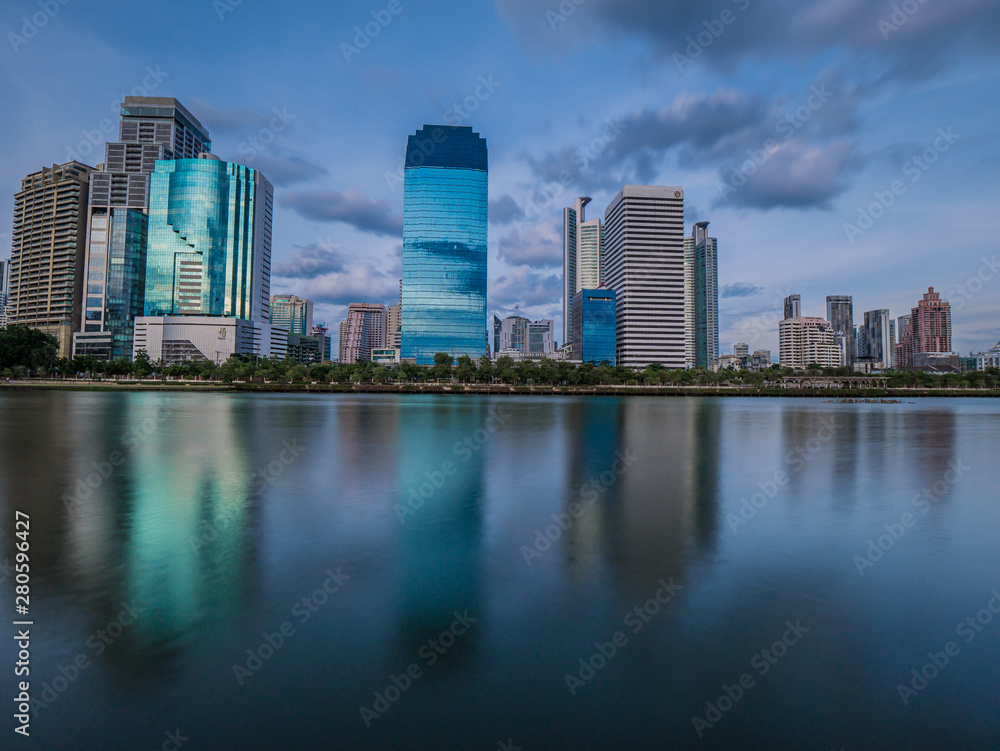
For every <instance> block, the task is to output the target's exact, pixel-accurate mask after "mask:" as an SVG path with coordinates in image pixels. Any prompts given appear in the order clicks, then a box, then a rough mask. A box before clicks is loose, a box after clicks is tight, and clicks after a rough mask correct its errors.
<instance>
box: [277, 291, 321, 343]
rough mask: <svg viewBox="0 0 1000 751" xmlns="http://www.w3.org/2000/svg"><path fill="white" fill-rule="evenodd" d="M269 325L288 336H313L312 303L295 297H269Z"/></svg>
mask: <svg viewBox="0 0 1000 751" xmlns="http://www.w3.org/2000/svg"><path fill="white" fill-rule="evenodd" d="M271 323H273V324H274V325H275V326H277V327H278V328H281V329H284V330H285V331H287V332H288V333H289V334H298V335H300V336H312V335H313V301H312V300H306V299H304V298H301V297H296V296H295V295H271Z"/></svg>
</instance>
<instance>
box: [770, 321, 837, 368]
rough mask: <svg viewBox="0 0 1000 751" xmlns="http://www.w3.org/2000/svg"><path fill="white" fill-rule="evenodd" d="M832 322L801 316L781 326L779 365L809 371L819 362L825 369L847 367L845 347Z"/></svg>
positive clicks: (782, 322)
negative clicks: (811, 366) (831, 324)
mask: <svg viewBox="0 0 1000 751" xmlns="http://www.w3.org/2000/svg"><path fill="white" fill-rule="evenodd" d="M834 334H835V332H834V330H833V329H832V328H831V326H830V324H829V322H828V321H825V320H823V319H822V318H810V317H806V316H799V317H798V318H786V319H785V320H783V321H781V322H780V323H779V324H778V362H779V364H780V365H781V366H782V367H789V368H805V367H808V366H809V365H810V364H812V363H817V364H818V365H819V366H820V367H824V368H839V367H841V366H842V365H843V364H844V359H843V350H842V346H841V345H840V344H839V343H838V342H837V338H836V337H835V335H834Z"/></svg>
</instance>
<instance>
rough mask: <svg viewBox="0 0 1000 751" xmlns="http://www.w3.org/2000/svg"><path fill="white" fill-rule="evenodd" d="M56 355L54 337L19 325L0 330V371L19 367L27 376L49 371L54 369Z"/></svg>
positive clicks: (57, 345)
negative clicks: (25, 371) (23, 369)
mask: <svg viewBox="0 0 1000 751" xmlns="http://www.w3.org/2000/svg"><path fill="white" fill-rule="evenodd" d="M58 354H59V343H58V342H57V341H56V338H55V337H54V336H51V335H49V334H45V333H43V332H41V331H39V330H37V329H33V328H29V327H28V326H22V325H19V324H13V325H10V326H7V327H5V328H3V329H0V370H5V369H7V368H15V367H17V366H20V367H22V368H25V369H26V370H27V371H28V374H29V375H30V374H31V373H32V372H41V371H49V370H51V369H52V368H54V367H55V365H56V360H57V359H58Z"/></svg>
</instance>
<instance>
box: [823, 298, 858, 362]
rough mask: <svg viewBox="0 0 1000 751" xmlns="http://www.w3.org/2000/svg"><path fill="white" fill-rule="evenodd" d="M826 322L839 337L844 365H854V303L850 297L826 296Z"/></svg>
mask: <svg viewBox="0 0 1000 751" xmlns="http://www.w3.org/2000/svg"><path fill="white" fill-rule="evenodd" d="M826 320H827V321H829V323H830V328H831V329H833V331H834V333H836V334H839V335H840V339H839V341H840V342H841V351H842V352H843V361H844V365H853V363H854V350H855V344H854V301H853V298H852V297H851V296H850V295H827V298H826Z"/></svg>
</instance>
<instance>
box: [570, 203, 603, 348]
mask: <svg viewBox="0 0 1000 751" xmlns="http://www.w3.org/2000/svg"><path fill="white" fill-rule="evenodd" d="M590 201H591V199H590V198H589V197H586V196H584V197H581V198H577V199H576V201H574V202H573V207H572V208H565V209H563V343H564V344H565V343H567V342H569V341H570V340H571V339H572V333H571V331H572V329H571V326H572V321H573V298H574V297H575V296H576V293H577V292H579V291H580V290H581V289H597V287H599V286H600V284H601V278H602V273H603V271H602V265H603V261H604V226H603V225H602V224H601V220H600V219H591V220H589V221H587V219H586V207H587V204H588V203H590Z"/></svg>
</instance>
